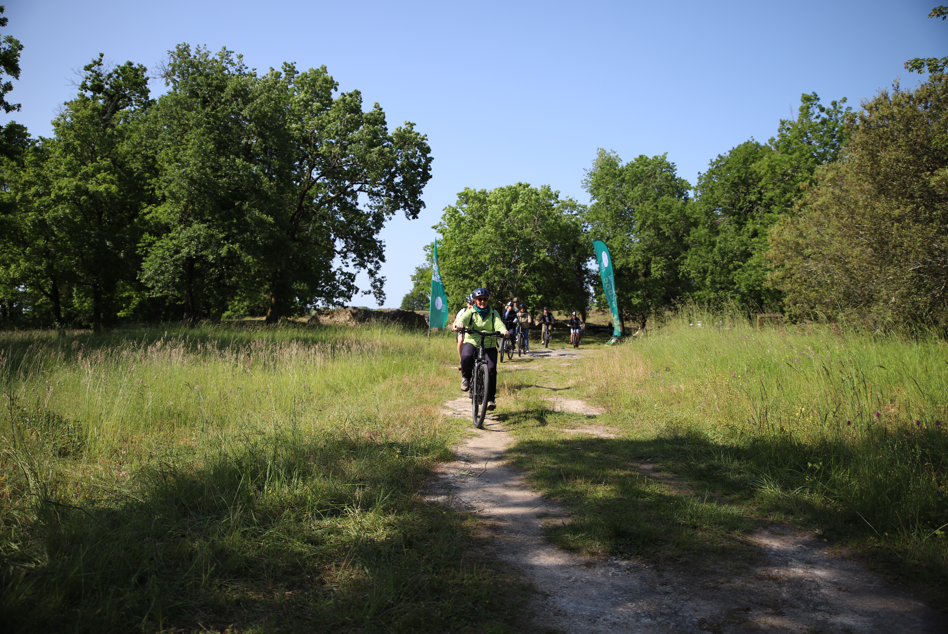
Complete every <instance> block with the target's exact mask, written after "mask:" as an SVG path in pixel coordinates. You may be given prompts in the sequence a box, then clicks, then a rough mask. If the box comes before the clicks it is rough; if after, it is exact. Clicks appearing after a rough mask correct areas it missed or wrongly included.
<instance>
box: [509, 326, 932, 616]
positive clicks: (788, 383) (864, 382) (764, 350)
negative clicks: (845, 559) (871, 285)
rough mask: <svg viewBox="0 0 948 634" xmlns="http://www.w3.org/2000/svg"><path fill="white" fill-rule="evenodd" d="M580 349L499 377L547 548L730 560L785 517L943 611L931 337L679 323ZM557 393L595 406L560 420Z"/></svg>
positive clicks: (743, 557)
mask: <svg viewBox="0 0 948 634" xmlns="http://www.w3.org/2000/svg"><path fill="white" fill-rule="evenodd" d="M699 323H701V324H702V325H703V327H700V328H699V327H698V326H697V324H699ZM709 326H710V327H709ZM587 342H589V340H588V339H587ZM589 343H591V344H592V347H593V348H598V350H597V351H596V352H595V354H594V356H591V357H586V358H584V359H582V360H579V359H576V360H572V361H569V360H568V361H567V362H566V363H568V365H556V364H550V363H546V364H544V365H542V366H540V365H539V364H536V365H534V366H532V367H536V368H541V367H542V372H529V371H520V372H511V373H509V374H508V375H507V376H505V377H504V379H503V381H502V383H503V385H504V390H502V395H501V396H502V397H505V398H504V402H505V407H504V408H503V412H504V413H503V415H502V418H503V420H504V423H505V424H506V425H508V426H509V427H510V428H511V429H512V430H513V432H514V433H515V434H516V435H517V437H518V440H519V442H518V444H517V445H516V447H515V449H514V450H513V453H514V455H515V456H516V459H517V462H518V464H519V465H520V466H522V467H524V468H526V469H528V470H529V471H530V473H531V480H532V482H533V483H534V484H535V485H536V486H537V487H538V488H540V489H541V490H542V491H543V492H544V493H545V494H547V495H549V496H550V497H552V498H554V499H557V500H560V501H561V502H563V503H564V504H565V505H566V507H567V508H568V509H569V511H570V514H571V517H570V521H569V522H568V523H565V524H554V525H552V526H551V527H550V528H549V534H550V536H551V538H552V539H554V540H555V541H556V542H557V543H559V544H560V545H561V546H563V547H565V548H571V549H575V550H578V551H582V552H585V553H589V554H593V555H599V556H619V557H641V558H647V559H649V560H651V561H652V562H653V563H657V564H659V565H660V564H661V563H662V562H679V561H680V562H684V561H688V562H697V565H700V564H701V562H706V563H708V564H714V565H719V564H720V563H721V562H726V563H727V565H733V566H739V565H740V564H741V562H747V561H751V560H752V558H753V552H754V549H752V548H748V546H747V544H746V542H745V540H743V539H742V535H744V534H746V533H747V532H748V531H751V530H753V529H755V528H757V527H759V526H761V525H763V524H765V523H775V522H776V523H780V522H788V523H793V524H794V525H797V526H800V527H803V528H807V529H810V530H812V531H814V532H815V533H816V534H818V535H821V536H822V538H824V539H826V540H828V541H830V542H833V543H836V544H839V545H844V546H848V547H850V548H853V549H855V550H856V551H858V552H860V553H862V554H863V555H864V556H865V557H866V558H867V560H868V561H869V562H870V563H871V564H873V565H877V566H879V567H880V568H882V569H884V570H886V571H887V572H889V573H891V574H893V575H894V576H897V577H899V578H901V579H903V580H905V581H907V582H909V583H910V584H914V588H915V589H917V590H921V591H923V592H925V593H926V594H927V596H928V597H929V598H930V599H931V600H932V602H933V604H935V605H936V607H939V608H941V609H944V608H946V607H948V605H946V603H945V601H944V597H945V596H948V537H946V532H948V526H946V524H948V495H946V485H948V433H946V429H945V427H946V422H948V396H946V395H948V373H946V372H945V367H946V364H948V346H946V345H945V343H944V341H942V340H939V339H934V338H933V339H930V340H919V339H905V338H899V337H888V338H880V337H873V336H867V335H857V334H839V333H833V332H830V331H829V330H826V329H820V328H813V327H810V328H808V329H804V328H797V329H773V328H771V329H765V330H761V331H758V330H756V329H755V328H753V327H752V326H751V325H750V324H748V323H747V322H746V321H745V320H743V319H740V318H735V317H727V316H722V315H709V314H690V315H688V314H685V315H682V316H681V317H679V318H676V319H672V320H670V321H668V322H667V323H666V324H665V325H664V326H663V327H662V328H661V329H659V330H656V331H654V332H653V334H651V335H650V336H649V337H647V338H643V339H636V340H634V341H631V342H628V343H624V344H621V345H619V346H614V347H604V346H601V347H600V346H598V342H597V341H592V342H589ZM554 345H560V346H562V345H563V342H561V341H560V342H558V341H556V340H555V341H554ZM527 367H529V366H527ZM556 398H568V399H586V400H588V401H589V402H591V403H595V404H597V405H599V406H601V407H603V408H604V409H605V411H606V413H605V414H603V415H600V416H596V417H595V419H594V420H593V419H591V418H589V417H587V416H584V415H582V414H570V413H567V412H558V411H556V408H555V407H554V406H553V404H552V401H553V399H556ZM507 399H509V400H510V403H509V407H508V406H507ZM590 425H594V426H595V427H596V428H598V431H597V430H596V429H591V428H590V427H589V426H590ZM603 428H604V429H605V431H606V432H608V433H609V435H610V436H611V437H597V435H599V436H601V435H602V434H601V433H600V432H601V431H602V430H603ZM584 429H585V430H586V431H587V433H581V432H582V431H583V430H584ZM577 432H580V433H577Z"/></svg>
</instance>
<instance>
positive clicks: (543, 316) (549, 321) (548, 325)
mask: <svg viewBox="0 0 948 634" xmlns="http://www.w3.org/2000/svg"><path fill="white" fill-rule="evenodd" d="M537 321H538V322H539V323H540V325H541V326H543V341H544V344H543V347H544V348H549V347H550V346H549V344H547V343H545V342H546V333H547V332H549V333H550V336H551V337H552V336H553V332H552V330H553V313H551V312H550V309H549V308H547V307H546V306H544V307H543V312H542V313H540V318H539V319H538V320H537Z"/></svg>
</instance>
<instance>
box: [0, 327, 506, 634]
mask: <svg viewBox="0 0 948 634" xmlns="http://www.w3.org/2000/svg"><path fill="white" fill-rule="evenodd" d="M0 341H2V344H0V377H2V381H3V418H2V424H0V435H2V438H0V442H2V454H0V469H2V471H0V531H2V533H0V535H2V536H0V563H2V572H0V574H2V592H0V622H3V623H5V624H7V626H11V628H10V630H7V631H11V630H12V631H77V632H105V631H145V632H158V631H177V630H184V631H224V630H225V629H227V628H228V627H229V628H230V630H229V631H232V632H235V631H240V632H271V631H276V630H277V629H282V630H283V631H300V630H312V629H313V628H314V624H317V625H318V626H317V627H316V629H320V630H324V631H330V630H331V631H353V632H361V631H366V632H370V631H391V632H409V631H430V632H435V631H459V632H463V631H468V629H469V628H470V627H471V626H472V625H473V624H474V623H476V624H477V625H478V630H479V631H496V632H504V631H514V630H512V629H509V627H508V626H509V624H515V623H516V618H515V615H513V610H515V608H516V605H517V601H518V597H519V596H521V595H522V587H521V586H520V584H519V582H518V581H517V580H516V579H514V578H512V577H510V576H509V575H507V574H506V573H504V572H503V571H500V570H498V569H495V568H494V567H493V566H492V564H491V563H490V562H484V561H481V559H480V558H479V557H478V555H477V552H476V549H475V548H474V547H475V546H476V543H477V539H476V537H475V532H476V531H477V525H476V523H475V522H473V521H472V520H470V519H468V518H465V517H462V516H460V515H458V514H456V513H452V512H449V511H447V510H445V509H442V508H438V507H433V506H431V505H428V504H425V503H424V502H423V501H422V500H421V498H420V497H419V487H420V486H421V484H422V482H423V480H424V478H426V477H428V476H429V474H430V470H431V467H432V465H434V464H435V463H436V462H438V461H442V460H445V459H447V458H448V457H449V456H450V452H449V447H450V446H451V445H452V444H453V443H454V442H456V441H458V439H459V438H460V436H461V434H462V433H463V432H464V431H465V430H466V427H464V426H458V425H457V424H454V423H452V424H449V423H447V422H446V421H445V420H444V419H443V418H442V417H441V415H440V413H439V409H440V408H439V406H440V404H441V402H442V401H443V400H444V399H445V395H446V394H447V393H453V390H456V389H457V386H456V381H457V379H456V374H457V372H456V370H455V371H454V372H453V373H452V372H451V371H450V364H451V363H452V352H453V350H452V345H451V342H452V341H453V337H451V338H445V339H438V338H436V339H435V340H433V341H432V342H429V341H427V340H426V339H425V338H424V337H423V336H422V335H419V334H417V333H406V332H402V331H400V330H397V329H392V328H377V327H370V326H366V327H346V328H342V327H336V328H332V327H330V328H305V327H286V328H281V329H270V330H262V329H240V328H222V327H217V328H214V327H205V328H197V329H193V330H174V331H168V332H164V331H154V330H123V331H117V332H113V333H111V334H107V335H102V336H93V335H91V334H89V333H70V334H68V335H66V336H64V337H56V335H54V334H46V333H25V334H24V333H20V334H17V333H3V334H0ZM454 354H456V353H454ZM505 624H508V625H505Z"/></svg>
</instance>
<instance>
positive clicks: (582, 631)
mask: <svg viewBox="0 0 948 634" xmlns="http://www.w3.org/2000/svg"><path fill="white" fill-rule="evenodd" d="M579 352H580V353H583V351H582V350H580V351H579ZM544 353H545V354H542V355H535V359H537V360H539V359H542V358H546V359H549V361H546V362H555V360H556V359H558V358H561V356H562V355H559V354H557V353H556V352H553V351H544ZM575 353H576V351H570V352H569V354H571V355H572V354H575ZM507 369H508V368H502V369H501V372H503V371H505V370H507ZM550 401H551V402H552V404H553V406H554V408H556V409H558V411H567V412H573V413H578V414H585V415H586V416H590V417H591V416H595V415H596V409H595V408H593V407H591V406H589V405H588V404H584V403H583V402H582V401H579V400H576V399H560V398H557V397H555V396H554V397H553V398H551V399H550ZM501 407H502V404H501ZM444 412H445V413H446V414H447V415H451V416H457V417H458V418H462V419H465V420H466V421H467V422H468V424H470V400H469V399H468V398H467V397H466V396H461V397H459V398H457V399H454V400H451V401H449V402H447V403H445V406H444ZM570 431H571V432H573V433H588V434H593V435H598V436H601V437H606V438H609V437H615V432H616V430H610V429H608V428H606V427H604V426H601V425H596V424H583V425H579V426H577V427H576V428H575V429H572V430H570ZM511 442H513V438H512V437H511V436H510V435H509V434H508V433H507V432H506V431H505V430H504V429H503V426H502V425H501V423H500V421H499V420H498V419H497V418H496V417H495V416H493V415H491V414H488V417H487V420H486V422H485V429H483V430H474V429H473V427H472V435H471V437H470V438H469V440H468V441H466V442H465V443H464V444H463V445H462V446H460V447H458V448H457V459H456V460H455V461H454V462H451V463H448V464H444V465H441V466H440V468H439V469H438V478H437V480H436V481H435V482H433V483H432V484H431V486H430V487H429V489H428V491H427V498H428V499H429V500H430V501H431V502H437V503H442V504H447V505H449V506H451V507H452V508H455V509H457V510H461V511H465V512H470V513H472V514H474V515H476V516H477V517H480V518H483V519H484V520H485V522H486V524H487V526H489V528H490V534H491V545H490V546H489V548H488V550H489V553H488V554H489V555H490V556H492V557H495V558H496V559H498V560H500V561H503V562H504V563H506V564H508V565H510V566H512V567H514V568H515V569H516V570H518V571H519V572H520V573H521V574H522V575H523V576H524V577H525V578H526V579H528V580H529V581H530V582H531V583H532V584H533V586H534V588H535V589H536V595H535V598H534V600H533V601H532V603H531V605H530V606H529V607H530V611H531V614H532V617H533V623H534V626H535V631H538V632H540V631H545V632H551V631H560V632H569V633H576V634H586V633H589V634H598V633H607V632H608V633H613V632H641V633H647V634H651V633H656V634H657V633H671V632H676V633H677V632H689V633H691V632H693V633H707V632H710V633H712V634H731V633H745V632H791V633H796V632H799V633H801V634H802V633H804V632H806V633H811V632H825V633H831V632H832V633H835V632H839V633H856V632H911V633H913V634H922V633H935V632H940V633H943V632H946V631H948V620H946V618H945V615H943V614H941V613H939V612H937V611H935V610H932V609H930V608H928V607H926V606H925V605H924V604H923V603H922V602H921V601H920V600H919V599H917V598H915V597H914V596H912V595H911V594H910V593H908V592H907V591H906V590H904V589H903V588H901V587H899V586H897V585H894V584H892V583H889V582H887V581H886V580H885V579H884V578H882V577H881V576H879V575H877V574H875V573H873V572H872V571H870V570H869V568H868V567H867V566H866V565H865V564H864V563H863V562H860V561H858V560H856V559H854V558H852V557H850V556H848V555H847V553H845V552H844V551H841V550H839V549H837V548H834V547H833V546H832V545H830V544H828V543H827V542H825V541H824V540H822V539H820V538H819V537H818V536H816V535H812V534H809V533H805V532H802V531H798V530H795V529H793V528H791V527H787V526H779V525H773V526H767V527H765V528H763V529H761V530H759V531H757V532H755V533H753V534H750V535H746V536H745V537H744V539H745V541H746V544H747V545H748V548H749V549H750V550H751V551H752V552H753V559H752V563H751V564H750V565H746V564H742V565H739V566H735V565H733V562H728V561H719V562H707V561H705V562H701V564H700V565H692V564H690V563H687V562H686V563H683V564H672V565H669V564H667V563H665V564H663V565H661V567H657V566H656V565H655V564H652V563H649V562H646V561H635V560H631V561H630V560H619V559H616V558H612V559H609V560H600V559H594V558H591V557H586V556H583V555H578V554H575V553H571V552H566V551H564V550H562V549H559V548H557V547H556V546H553V545H552V544H550V543H549V542H548V541H547V540H546V539H545V538H544V536H543V528H544V526H545V524H546V523H549V522H568V521H569V517H568V515H567V513H566V512H565V511H564V510H563V509H562V508H560V507H558V506H557V505H556V504H554V503H552V502H551V501H549V500H546V499H544V498H543V497H542V496H540V495H539V494H538V493H537V492H535V491H532V490H531V489H530V487H529V486H528V485H527V483H526V481H525V479H524V474H523V472H521V471H520V470H519V469H516V468H514V467H513V466H511V465H510V464H509V463H508V462H507V461H506V459H505V452H506V449H507V447H508V445H509V444H510V443H511ZM637 466H638V467H639V469H640V470H642V472H644V473H648V474H650V475H652V476H653V477H656V479H658V480H659V481H663V482H665V483H666V484H668V485H669V486H670V488H672V489H675V490H677V491H678V493H679V494H682V495H687V494H689V491H688V489H687V487H679V486H676V484H677V483H676V482H675V481H674V476H673V475H672V474H667V473H665V472H662V471H660V470H659V469H656V466H655V465H650V464H644V463H643V464H639V465H637Z"/></svg>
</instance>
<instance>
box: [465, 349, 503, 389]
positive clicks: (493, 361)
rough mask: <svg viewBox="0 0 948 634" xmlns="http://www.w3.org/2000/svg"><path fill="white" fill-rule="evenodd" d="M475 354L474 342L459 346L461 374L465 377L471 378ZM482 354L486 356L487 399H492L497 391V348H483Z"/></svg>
mask: <svg viewBox="0 0 948 634" xmlns="http://www.w3.org/2000/svg"><path fill="white" fill-rule="evenodd" d="M475 354H477V346H475V345H474V344H472V343H466V344H464V345H463V346H461V376H463V377H464V378H465V379H468V380H470V378H471V372H472V371H473V370H474V355H475ZM484 356H485V357H487V400H488V401H493V400H494V396H495V393H496V391H497V348H484Z"/></svg>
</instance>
